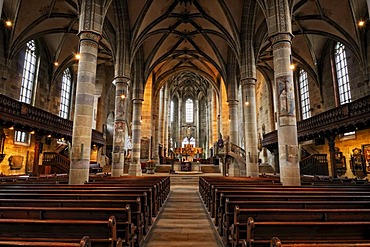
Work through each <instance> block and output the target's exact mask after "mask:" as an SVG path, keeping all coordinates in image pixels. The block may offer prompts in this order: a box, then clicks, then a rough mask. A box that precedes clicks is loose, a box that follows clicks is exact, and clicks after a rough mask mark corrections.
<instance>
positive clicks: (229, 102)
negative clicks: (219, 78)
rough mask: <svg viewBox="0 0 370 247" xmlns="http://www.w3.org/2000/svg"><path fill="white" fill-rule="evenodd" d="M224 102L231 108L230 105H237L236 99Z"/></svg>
mask: <svg viewBox="0 0 370 247" xmlns="http://www.w3.org/2000/svg"><path fill="white" fill-rule="evenodd" d="M226 102H227V103H228V104H229V106H231V105H237V104H238V103H239V100H237V99H229V100H227V101H226Z"/></svg>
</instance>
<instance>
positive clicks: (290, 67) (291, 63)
mask: <svg viewBox="0 0 370 247" xmlns="http://www.w3.org/2000/svg"><path fill="white" fill-rule="evenodd" d="M289 69H291V70H294V69H295V65H294V63H293V59H292V55H290V65H289Z"/></svg>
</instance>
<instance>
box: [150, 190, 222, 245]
mask: <svg viewBox="0 0 370 247" xmlns="http://www.w3.org/2000/svg"><path fill="white" fill-rule="evenodd" d="M211 224H212V223H211V222H210V220H209V217H208V214H207V212H206V210H205V208H204V206H203V205H202V201H201V199H200V197H199V194H198V186H194V185H186V184H182V185H175V186H172V187H171V194H170V196H169V198H168V199H167V202H166V204H165V205H164V206H163V209H162V212H161V213H160V214H159V216H158V218H157V221H156V222H155V223H154V225H153V227H152V230H151V233H150V235H149V236H148V239H147V243H146V245H145V246H146V247H161V246H168V247H172V246H209V247H220V246H222V245H221V243H219V241H218V238H217V235H215V232H214V230H213V226H212V225H211Z"/></svg>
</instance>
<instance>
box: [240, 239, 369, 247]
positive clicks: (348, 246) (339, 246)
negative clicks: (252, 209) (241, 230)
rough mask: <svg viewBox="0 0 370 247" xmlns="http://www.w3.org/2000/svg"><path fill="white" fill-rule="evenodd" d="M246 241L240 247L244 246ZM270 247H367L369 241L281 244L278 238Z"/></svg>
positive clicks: (304, 241) (300, 241) (295, 241)
mask: <svg viewBox="0 0 370 247" xmlns="http://www.w3.org/2000/svg"><path fill="white" fill-rule="evenodd" d="M246 245H247V244H246V241H244V244H243V245H242V246H246ZM269 246H270V247H369V246H370V241H367V240H365V241H364V242H363V243H362V242H359V241H357V240H354V241H351V240H340V241H338V242H334V241H327V242H326V241H325V240H320V241H318V240H316V241H315V242H314V243H313V242H312V241H311V240H308V241H307V240H290V241H287V242H284V243H282V242H281V240H280V239H279V238H278V237H273V238H272V239H271V243H270V245H269Z"/></svg>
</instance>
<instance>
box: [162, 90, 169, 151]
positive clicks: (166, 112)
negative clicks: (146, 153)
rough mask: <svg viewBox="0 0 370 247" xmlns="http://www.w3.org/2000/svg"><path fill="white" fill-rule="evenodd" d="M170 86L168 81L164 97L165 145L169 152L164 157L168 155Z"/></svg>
mask: <svg viewBox="0 0 370 247" xmlns="http://www.w3.org/2000/svg"><path fill="white" fill-rule="evenodd" d="M168 91H169V90H168V86H167V83H166V86H165V91H164V99H163V101H164V102H163V147H164V148H166V149H167V152H166V153H165V155H164V157H167V156H168V149H169V145H168V123H169V117H168V116H169V115H168V113H169V112H170V111H169V103H168V98H169V97H168Z"/></svg>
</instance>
